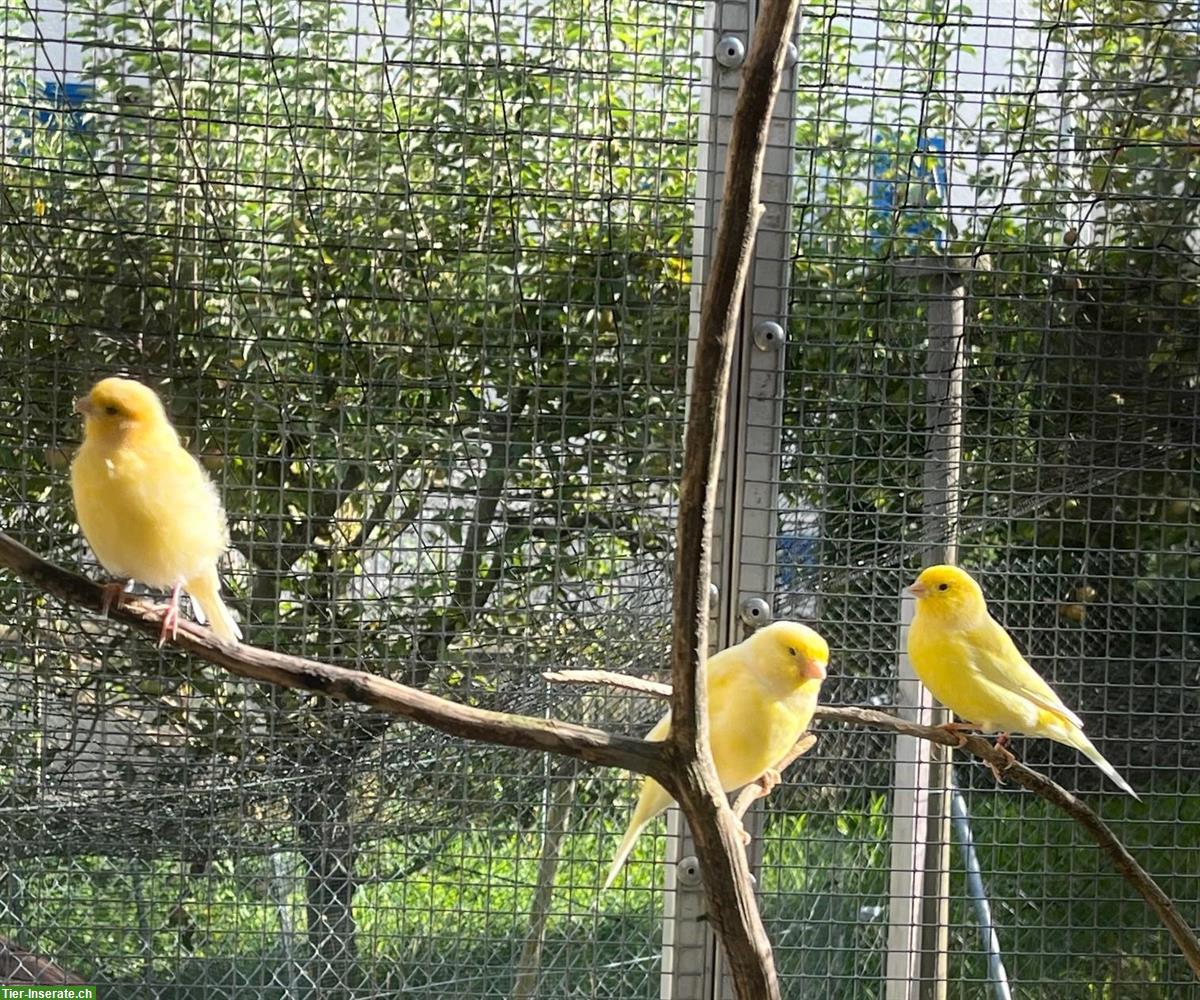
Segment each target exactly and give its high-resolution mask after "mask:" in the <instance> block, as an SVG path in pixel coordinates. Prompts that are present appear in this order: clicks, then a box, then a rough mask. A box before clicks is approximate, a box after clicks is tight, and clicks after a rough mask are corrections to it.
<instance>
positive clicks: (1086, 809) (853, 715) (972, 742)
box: [542, 670, 1200, 977]
mask: <svg viewBox="0 0 1200 1000" xmlns="http://www.w3.org/2000/svg"><path fill="white" fill-rule="evenodd" d="M542 676H543V677H545V678H546V680H548V681H556V682H559V683H567V684H603V685H606V686H608V687H615V688H623V689H625V690H628V691H637V692H639V693H640V694H645V695H649V696H650V697H653V698H669V697H670V694H671V688H670V685H667V684H660V683H658V682H657V681H650V680H643V679H642V678H639V677H630V676H628V675H625V674H617V673H613V672H611V671H608V670H557V671H546V672H545V673H544V674H542ZM813 718H814V719H818V720H820V721H822V722H841V723H845V724H847V725H851V726H862V727H866V728H871V729H887V730H890V731H891V732H894V733H903V734H904V735H906V736H916V737H917V738H919V739H923V740H929V741H930V742H931V743H940V744H941V745H942V746H945V747H951V748H952V749H955V750H957V749H962V750H966V751H968V752H969V753H970V754H972V755H973V756H975V757H978V758H979V759H980V760H982V761H984V762H985V763H988V764H993V765H995V766H996V767H997V768H998V769H999V770H1000V771H1001V772H1002V773H1003V774H1004V776H1005V777H1006V778H1011V779H1012V780H1013V781H1014V782H1015V783H1016V784H1018V785H1020V786H1021V787H1022V788H1026V789H1028V790H1029V791H1031V792H1033V793H1034V794H1035V795H1037V796H1039V797H1040V798H1043V799H1045V800H1046V801H1047V802H1049V803H1051V804H1052V805H1055V806H1058V808H1059V809H1061V810H1062V811H1063V812H1065V813H1066V814H1067V815H1068V816H1070V817H1071V818H1072V819H1073V820H1075V822H1076V823H1078V824H1079V825H1080V826H1082V827H1083V828H1084V830H1086V831H1087V833H1088V836H1090V837H1091V838H1092V840H1094V841H1095V842H1096V844H1097V846H1099V848H1100V849H1101V850H1102V851H1103V852H1104V853H1105V854H1107V855H1108V857H1109V860H1110V861H1111V862H1112V864H1113V867H1114V868H1116V870H1117V872H1118V874H1120V875H1121V877H1122V878H1124V879H1125V881H1127V882H1128V883H1129V884H1130V885H1132V886H1133V887H1134V888H1135V889H1137V891H1138V892H1139V893H1141V895H1142V898H1143V899H1145V900H1146V903H1147V904H1148V905H1149V907H1150V908H1151V909H1152V910H1153V911H1154V912H1155V914H1156V915H1157V916H1158V918H1159V920H1161V921H1162V924H1163V926H1164V927H1166V929H1167V931H1168V933H1170V935H1171V937H1172V938H1174V940H1175V943H1176V944H1177V945H1179V950H1180V951H1182V952H1183V957H1184V958H1185V959H1187V963H1188V965H1190V966H1191V967H1192V971H1193V972H1194V973H1196V975H1197V976H1198V977H1200V941H1198V940H1197V939H1196V935H1195V933H1194V932H1193V931H1192V929H1191V927H1190V926H1189V925H1188V923H1187V921H1186V920H1184V918H1183V916H1182V915H1181V914H1180V912H1179V910H1178V909H1176V907H1175V904H1174V903H1173V902H1172V901H1171V899H1170V897H1169V896H1168V895H1167V894H1166V893H1165V892H1163V890H1162V889H1161V888H1160V887H1159V885H1158V883H1157V882H1155V881H1154V878H1153V876H1152V875H1150V873H1149V872H1147V871H1146V870H1145V869H1144V868H1143V867H1142V866H1141V865H1139V864H1138V863H1137V861H1136V860H1135V858H1134V857H1133V855H1132V854H1130V853H1129V851H1128V850H1127V849H1126V847H1125V845H1124V844H1122V843H1121V841H1120V840H1118V839H1117V835H1116V834H1115V833H1113V832H1112V830H1111V829H1110V828H1109V827H1108V825H1107V824H1106V823H1105V822H1104V820H1102V819H1101V818H1100V817H1099V816H1098V815H1097V814H1096V813H1095V811H1093V810H1092V808H1091V807H1090V806H1088V805H1087V804H1086V803H1085V802H1083V801H1082V800H1080V799H1079V798H1077V797H1076V796H1074V795H1072V794H1071V793H1070V792H1068V791H1067V790H1066V789H1065V788H1063V787H1062V786H1061V785H1060V784H1058V783H1057V782H1055V781H1052V780H1051V779H1050V778H1048V777H1046V775H1044V774H1042V773H1041V772H1040V771H1035V770H1033V768H1030V767H1026V766H1025V765H1024V764H1022V763H1021V762H1020V761H1016V762H1012V761H1010V760H1009V759H1008V757H1007V756H1006V755H1005V754H1004V753H1003V752H1002V751H1000V750H997V749H996V747H995V746H994V745H993V744H992V742H991V741H990V740H987V739H985V738H984V737H982V736H975V735H970V734H964V735H963V737H962V739H963V742H962V743H961V745H960V742H959V739H958V737H956V736H954V735H952V734H950V733H948V732H947V731H946V730H945V729H942V728H940V727H939V726H918V725H916V724H915V723H912V722H906V721H905V720H904V719H899V718H897V717H896V716H894V715H888V714H887V713H886V712H878V711H876V710H875V709H873V708H856V707H847V708H824V707H818V708H817V711H816V713H815V714H814V716H813ZM803 742H804V737H802V738H801V740H800V743H797V744H796V746H797V747H799V746H800V745H801V743H803ZM805 749H806V750H807V748H805ZM801 752H805V751H801ZM793 754H795V751H793ZM797 756H798V755H797ZM794 759H795V758H794V757H789V759H788V760H787V763H785V764H781V765H780V767H779V770H781V771H782V770H783V768H784V767H786V766H787V764H790V763H791V761H792V760H794ZM748 790H749V792H750V795H749V799H748V801H747V802H746V804H745V806H744V807H743V813H744V811H745V808H748V807H749V805H750V802H753V801H754V799H757V798H760V797H761V792H760V790H759V789H757V788H756V786H753V785H751V786H748ZM742 794H743V795H746V794H747V791H746V790H744V791H743V793H742ZM741 801H742V799H741V797H740V796H739V798H738V805H741ZM739 815H742V813H739Z"/></svg>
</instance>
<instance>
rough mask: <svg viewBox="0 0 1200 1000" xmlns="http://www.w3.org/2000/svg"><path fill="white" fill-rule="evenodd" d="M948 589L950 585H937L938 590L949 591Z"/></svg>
mask: <svg viewBox="0 0 1200 1000" xmlns="http://www.w3.org/2000/svg"><path fill="white" fill-rule="evenodd" d="M949 589H950V584H948V583H939V584H938V590H949Z"/></svg>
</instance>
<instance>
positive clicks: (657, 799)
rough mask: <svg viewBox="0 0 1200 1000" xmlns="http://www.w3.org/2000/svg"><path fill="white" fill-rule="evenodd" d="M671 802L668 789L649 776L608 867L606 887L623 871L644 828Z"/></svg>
mask: <svg viewBox="0 0 1200 1000" xmlns="http://www.w3.org/2000/svg"><path fill="white" fill-rule="evenodd" d="M670 804H671V797H670V796H669V795H668V794H667V793H666V790H665V789H664V788H663V787H662V785H660V784H659V783H658V782H657V781H653V780H651V779H650V778H647V779H646V780H645V782H643V784H642V794H641V795H640V796H639V797H638V804H637V808H636V809H634V811H633V818H632V819H630V821H629V826H628V828H627V829H626V830H625V836H623V837H622V838H621V844H620V846H619V847H618V848H617V853H616V855H615V856H614V857H613V860H612V864H611V865H609V867H608V878H606V879H605V880H604V888H605V889H608V888H609V887H611V886H612V884H613V882H615V881H616V878H617V874H618V873H619V872H620V871H621V866H622V865H624V864H625V859H626V858H628V857H629V854H630V852H631V851H632V850H633V845H634V844H636V843H637V840H638V837H640V836H641V835H642V830H643V829H644V828H645V826H646V824H647V823H649V822H650V821H651V820H652V819H654V817H655V816H657V815H658V814H659V813H660V812H662V811H663V810H664V809H666V808H667V806H669V805H670Z"/></svg>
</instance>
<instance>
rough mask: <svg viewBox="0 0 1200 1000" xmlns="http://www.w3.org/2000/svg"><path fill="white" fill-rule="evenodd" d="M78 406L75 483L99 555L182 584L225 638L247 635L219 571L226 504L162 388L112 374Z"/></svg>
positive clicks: (127, 573) (148, 576) (152, 579)
mask: <svg viewBox="0 0 1200 1000" xmlns="http://www.w3.org/2000/svg"><path fill="white" fill-rule="evenodd" d="M77 408H78V409H79V410H80V411H81V412H82V413H84V416H85V424H84V440H83V445H82V447H81V448H80V449H79V453H78V454H77V455H76V457H75V461H74V462H73V463H72V465H71V488H72V492H73V493H74V497H75V510H76V514H77V516H78V518H79V526H80V527H81V528H82V529H83V534H84V537H86V538H87V540H88V544H89V545H91V547H92V551H93V552H95V553H96V558H97V559H99V560H100V563H101V565H103V566H104V568H105V569H106V570H108V571H109V572H110V573H112V574H113V575H114V576H117V577H122V578H126V579H133V580H138V581H140V582H142V583H144V584H147V585H148V586H151V587H155V588H158V589H163V590H167V589H171V588H173V587H175V586H177V585H183V586H184V587H185V588H186V589H187V591H188V593H189V594H191V595H192V597H193V598H194V599H195V601H196V603H197V605H198V606H199V608H200V610H201V612H202V613H203V614H204V615H205V616H207V617H208V618H209V619H210V620H211V622H212V625H213V630H214V631H215V632H216V633H217V634H218V635H219V636H220V637H221V638H223V639H225V640H226V641H236V640H237V639H240V638H241V632H240V630H239V629H238V627H237V623H236V622H235V621H234V619H233V616H232V615H231V614H230V612H229V609H228V608H226V607H225V605H224V603H223V602H222V601H221V597H220V580H219V578H218V576H217V561H218V560H219V559H220V558H221V556H222V554H223V553H224V552H225V549H226V548H227V547H228V545H229V535H228V531H227V528H226V524H225V513H224V511H223V510H222V509H221V502H220V499H219V498H218V496H217V492H216V490H215V488H214V487H213V484H212V482H211V480H210V479H209V478H208V475H207V474H206V473H205V472H204V470H203V469H202V468H201V467H200V464H199V462H197V461H196V459H195V458H193V457H192V456H191V455H189V454H188V453H187V452H186V451H185V450H184V449H183V448H182V447H181V446H180V444H179V437H178V435H177V434H176V433H175V429H174V428H173V427H172V426H171V424H170V421H169V420H168V419H167V416H166V413H165V411H164V410H163V408H162V403H161V402H160V401H159V399H158V397H157V396H156V395H155V394H154V393H153V392H152V391H151V390H150V389H148V388H146V387H145V386H143V385H141V384H139V383H137V382H133V381H132V380H129V379H115V378H110V379H104V380H103V381H101V382H99V383H97V384H96V386H94V387H93V388H92V391H91V392H90V393H89V394H88V395H87V396H86V397H84V399H83V400H81V401H80V403H79V405H78V407H77Z"/></svg>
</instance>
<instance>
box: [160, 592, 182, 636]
mask: <svg viewBox="0 0 1200 1000" xmlns="http://www.w3.org/2000/svg"><path fill="white" fill-rule="evenodd" d="M181 590H183V584H182V583H177V584H175V586H174V587H172V588H171V599H170V600H169V601H167V604H166V607H164V608H163V609H162V628H161V629H160V630H159V633H158V648H159V649H162V646H163V643H165V642H166V641H167V639H168V638H170V639H171V641H172V642H174V641H175V637H176V636H178V635H179V593H180V591H181Z"/></svg>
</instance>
